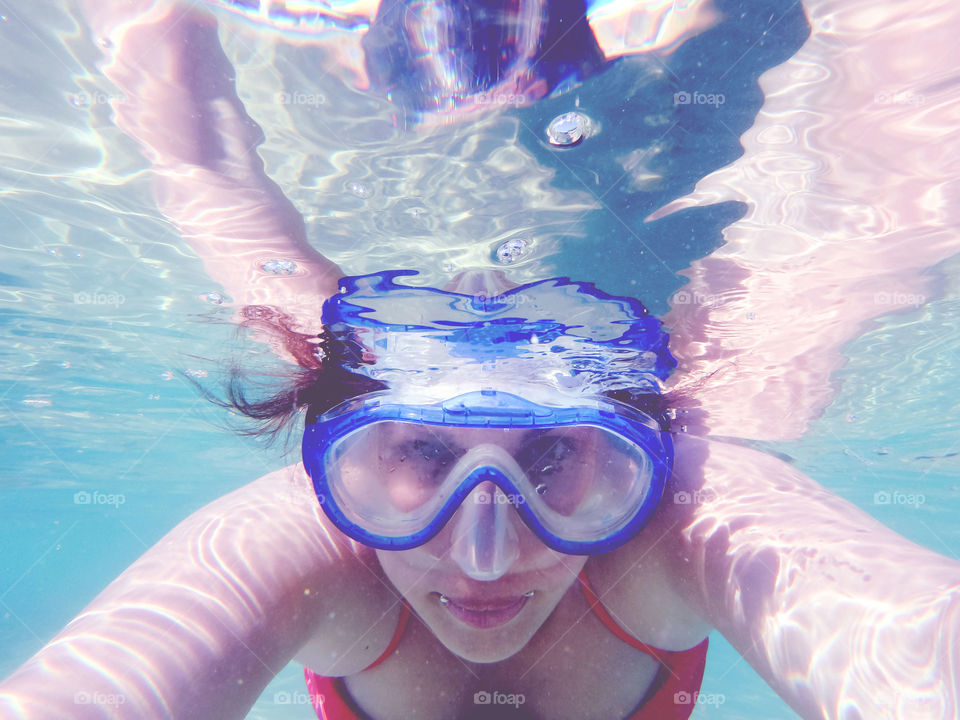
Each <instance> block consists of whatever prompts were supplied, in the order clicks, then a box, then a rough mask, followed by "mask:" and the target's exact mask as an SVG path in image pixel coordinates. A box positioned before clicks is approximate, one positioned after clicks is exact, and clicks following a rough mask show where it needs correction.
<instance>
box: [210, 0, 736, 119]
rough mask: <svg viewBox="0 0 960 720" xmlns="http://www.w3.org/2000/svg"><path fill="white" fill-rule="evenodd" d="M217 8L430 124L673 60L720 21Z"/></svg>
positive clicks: (224, 3) (617, 5)
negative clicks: (626, 59)
mask: <svg viewBox="0 0 960 720" xmlns="http://www.w3.org/2000/svg"><path fill="white" fill-rule="evenodd" d="M211 4H212V5H214V6H217V7H221V8H225V9H227V10H231V11H233V12H237V13H240V14H242V15H245V16H247V17H249V18H251V19H254V20H255V21H256V22H258V23H261V24H266V25H272V26H274V27H276V28H278V29H281V30H293V31H295V32H298V33H300V35H301V37H300V38H299V40H300V41H301V42H307V41H309V42H313V43H316V44H318V45H321V46H327V47H328V48H329V49H330V51H331V53H332V54H333V56H334V57H335V58H336V63H337V65H338V66H340V68H341V72H343V73H346V74H348V75H350V76H352V77H353V78H354V79H355V83H356V85H357V86H358V87H360V88H362V89H366V88H368V87H372V88H374V89H376V90H377V91H378V92H380V93H382V94H383V95H385V96H387V97H389V98H390V100H391V101H392V102H393V103H395V104H396V105H397V106H398V107H399V108H401V110H402V111H403V112H404V113H410V114H411V115H412V117H413V118H415V119H416V121H418V122H423V121H426V122H430V123H433V122H437V121H438V120H439V119H440V118H448V119H451V118H456V119H458V120H462V119H463V118H464V116H465V115H467V114H470V113H472V112H477V111H482V110H484V109H487V110H489V109H493V108H496V107H503V106H504V105H512V106H516V105H524V104H528V103H530V102H533V101H535V100H537V99H539V98H542V97H545V96H547V95H549V94H552V93H558V92H562V91H564V90H567V89H569V88H571V87H573V86H574V85H575V84H576V83H578V82H580V81H582V80H583V79H584V78H586V77H588V76H590V75H592V74H594V73H596V72H597V71H599V70H600V69H601V68H602V67H604V66H605V65H606V64H607V63H609V62H611V61H613V60H615V59H617V58H619V57H623V56H626V55H631V54H635V53H640V52H649V51H651V50H669V49H673V48H675V47H677V46H679V45H680V44H681V43H682V42H683V41H684V40H685V39H687V38H688V37H690V36H691V35H692V34H695V33H697V32H700V31H702V30H704V29H706V28H708V27H709V26H710V25H712V24H713V23H714V22H716V19H717V15H716V13H715V12H714V11H713V9H712V8H711V6H710V3H709V2H705V1H704V0H692V1H691V2H684V3H676V2H672V3H660V4H659V5H658V4H655V3H644V4H638V3H633V2H624V1H623V0H606V1H605V2H593V3H587V2H585V1H584V0H560V1H557V2H551V3H549V4H547V3H543V2H541V1H540V0H520V2H515V3H513V2H511V3H504V2H462V1H461V0H419V1H417V2H384V3H380V2H377V0H371V1H370V2H346V3H334V4H328V3H296V4H294V3H290V4H289V5H290V7H288V4H287V3H284V2H272V1H271V2H264V3H260V6H254V7H251V4H250V3H247V2H243V3H241V2H235V0H215V1H213V2H211ZM304 38H309V40H305V39H304Z"/></svg>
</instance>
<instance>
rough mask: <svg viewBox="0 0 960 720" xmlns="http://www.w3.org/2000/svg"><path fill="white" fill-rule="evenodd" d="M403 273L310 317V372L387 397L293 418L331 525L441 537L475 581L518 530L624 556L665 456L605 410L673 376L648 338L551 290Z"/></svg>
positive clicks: (594, 300)
mask: <svg viewBox="0 0 960 720" xmlns="http://www.w3.org/2000/svg"><path fill="white" fill-rule="evenodd" d="M409 274H413V273H406V272H401V271H395V272H390V273H380V274H375V275H368V276H361V277H355V278H345V279H344V280H341V286H342V287H341V293H340V294H338V295H336V296H334V297H332V298H331V299H330V300H328V301H327V303H326V304H325V305H324V309H323V322H324V328H325V332H324V336H323V338H322V343H321V346H320V349H319V353H320V360H321V362H322V363H325V364H328V365H336V366H338V367H339V368H340V369H341V370H346V371H348V372H350V373H353V374H357V375H362V376H366V377H367V378H368V379H370V380H375V381H377V384H379V385H380V386H381V387H384V388H386V389H383V390H378V391H374V392H368V393H366V394H363V395H360V396H358V397H354V398H352V399H350V400H347V401H345V402H343V403H341V404H339V405H338V406H336V407H334V408H332V409H330V410H328V411H327V412H324V413H322V414H320V415H318V416H316V417H313V418H310V419H308V423H307V426H306V428H305V431H304V436H303V446H302V449H303V462H304V467H305V468H306V471H307V473H308V474H309V475H310V477H311V479H312V481H313V484H314V488H315V490H316V493H317V496H318V498H319V499H320V502H321V504H322V507H323V509H324V511H325V512H326V514H327V516H328V517H329V518H330V520H331V521H332V522H333V523H334V525H336V527H338V528H339V529H340V530H341V531H342V532H343V533H344V534H346V535H348V536H349V537H351V538H353V539H355V540H357V541H359V542H362V543H364V544H365V545H368V546H370V547H374V548H378V549H382V550H406V549H410V548H414V547H417V546H419V545H422V544H424V543H426V542H427V541H429V540H430V539H431V538H433V537H434V536H436V535H437V534H438V533H440V531H441V530H442V529H443V528H444V527H445V526H446V525H447V524H448V523H452V525H451V528H452V532H451V539H452V540H451V543H452V545H451V554H452V557H453V559H454V560H455V561H456V562H457V563H458V564H459V565H460V566H461V568H462V569H463V570H464V572H466V573H467V574H468V575H469V576H470V577H473V578H475V579H479V580H493V579H496V578H497V577H500V576H502V575H503V574H505V573H506V571H507V569H508V568H509V566H510V564H511V562H512V561H513V560H514V559H516V557H517V556H518V553H519V548H518V545H519V543H518V539H519V535H518V533H519V532H523V525H524V524H525V525H526V527H527V528H529V529H530V531H532V532H533V533H534V534H535V535H536V536H537V537H538V538H539V539H540V540H541V541H542V542H543V543H544V544H545V545H547V546H548V547H549V548H551V549H553V550H555V551H558V552H562V553H566V554H570V555H588V554H595V553H602V552H606V551H608V550H611V549H613V548H615V547H617V546H619V545H622V544H623V543H625V542H626V541H627V540H629V539H630V538H631V537H632V536H633V535H634V534H636V532H637V531H638V530H639V529H640V528H642V527H643V525H644V524H645V523H646V522H648V521H649V519H650V517H651V515H652V513H653V512H654V510H655V509H656V507H657V504H658V502H659V500H660V497H661V495H662V493H663V488H664V485H665V483H666V480H667V478H668V476H669V474H670V472H671V468H672V461H673V444H672V440H671V437H670V435H669V433H667V432H664V431H663V430H662V428H661V424H660V422H658V421H659V420H660V418H654V417H650V416H648V415H646V414H645V413H643V412H641V411H640V410H638V409H637V408H636V407H634V406H633V405H627V404H625V403H622V402H619V401H617V400H613V399H611V396H612V395H617V396H621V395H619V394H618V393H620V394H622V393H624V392H625V391H628V390H629V391H636V392H638V393H640V394H643V395H647V396H651V395H655V394H657V393H658V392H659V382H660V380H662V379H663V378H665V377H666V376H667V374H669V372H670V370H671V369H672V368H673V367H674V365H675V361H674V360H673V358H672V357H671V356H670V354H669V352H668V351H667V349H666V344H667V336H666V333H664V332H663V331H662V329H661V326H660V322H659V321H658V320H657V319H656V318H653V317H651V316H649V314H648V313H647V312H646V310H645V309H644V308H643V306H642V305H640V303H639V302H638V301H636V300H633V299H630V298H618V297H614V296H610V295H606V294H605V293H602V292H600V291H599V290H597V289H596V288H594V287H593V286H592V285H589V284H586V283H573V282H571V281H569V280H566V279H565V278H554V279H552V280H545V281H541V282H538V283H530V284H528V285H523V286H520V287H517V288H513V289H511V290H508V291H506V292H504V293H502V294H500V295H497V296H495V297H486V296H470V295H462V294H459V293H454V292H446V291H442V290H436V289H433V288H423V287H414V286H408V285H399V284H397V283H396V282H394V280H395V278H397V277H398V276H400V275H409ZM563 318H566V319H567V322H566V323H565V322H563V320H562V319H563ZM571 321H573V322H572V323H571ZM627 394H629V392H628V393H627ZM521 522H522V524H521Z"/></svg>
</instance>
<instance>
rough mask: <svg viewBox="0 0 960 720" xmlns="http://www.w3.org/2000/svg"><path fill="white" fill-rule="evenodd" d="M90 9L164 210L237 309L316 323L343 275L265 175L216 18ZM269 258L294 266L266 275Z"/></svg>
mask: <svg viewBox="0 0 960 720" xmlns="http://www.w3.org/2000/svg"><path fill="white" fill-rule="evenodd" d="M85 6H86V12H87V16H88V20H89V22H90V25H91V28H92V29H93V32H94V33H95V35H96V36H97V38H98V39H99V41H100V42H99V44H100V46H101V47H103V48H106V50H105V51H104V52H105V53H106V59H105V61H104V63H103V66H102V70H103V73H104V75H105V76H106V77H107V78H109V79H110V80H111V81H112V82H113V83H114V84H115V85H116V86H117V88H118V89H119V90H120V91H121V92H120V96H121V98H122V99H120V100H117V101H115V102H114V103H113V109H114V114H115V120H116V124H117V126H118V127H119V128H120V129H121V130H123V131H124V132H125V133H126V134H127V135H129V136H130V137H132V138H133V139H134V140H135V141H136V142H137V143H138V145H139V146H140V149H141V151H142V152H143V153H144V155H145V156H146V157H147V158H148V160H149V161H150V163H151V167H152V170H153V174H154V181H155V194H156V199H157V204H158V205H159V207H160V210H161V212H162V213H163V214H164V215H165V216H166V217H167V218H169V219H170V221H171V222H172V223H173V224H174V225H176V227H177V229H178V230H179V232H180V233H181V235H182V237H183V239H184V240H185V241H186V242H187V243H188V244H189V245H190V247H191V248H192V249H193V250H194V252H196V253H197V255H199V256H200V258H201V260H202V261H203V264H204V268H205V270H206V272H207V274H208V275H209V276H210V277H211V278H212V279H213V280H215V281H217V282H219V283H220V284H221V285H222V286H223V287H224V288H225V289H226V292H227V294H228V295H229V296H230V298H231V300H232V301H233V302H234V303H235V304H236V305H237V306H243V305H257V304H268V305H274V306H277V307H280V308H281V309H283V310H284V311H286V312H287V313H288V314H290V315H291V316H292V317H293V318H295V319H296V320H297V322H298V323H300V324H301V325H302V327H303V328H310V329H313V328H317V327H319V308H320V304H321V301H322V299H323V298H326V297H329V296H330V295H332V294H333V293H335V292H336V281H337V280H338V279H339V277H340V276H341V274H342V273H341V272H340V269H339V268H338V267H337V266H336V265H335V264H334V263H333V262H331V261H330V260H328V259H327V258H325V257H323V256H322V255H321V254H320V253H318V252H317V251H315V250H314V249H313V248H312V247H311V246H310V244H309V243H308V242H307V239H306V231H305V227H304V223H303V218H302V217H301V215H300V213H299V212H298V211H297V210H296V208H294V206H293V204H292V203H291V202H290V201H289V200H288V199H287V198H286V197H285V196H284V195H283V193H282V192H281V190H280V188H279V187H278V186H277V184H276V183H274V182H273V181H272V180H271V179H270V178H269V177H268V176H267V174H266V172H265V171H264V166H263V161H262V160H261V159H260V156H259V155H258V154H257V148H258V146H259V145H260V143H261V142H262V141H263V135H262V132H261V130H260V128H259V127H258V126H257V124H256V123H255V122H254V121H253V120H252V119H251V118H250V117H249V116H248V115H247V114H246V111H245V110H244V107H243V104H242V103H241V102H240V100H239V98H238V97H237V91H236V86H235V77H234V69H233V67H232V65H231V64H230V62H229V61H228V60H227V58H226V56H225V55H224V53H223V50H222V49H221V47H220V42H219V39H218V37H217V24H216V20H215V19H214V18H213V17H212V16H211V15H210V14H209V13H208V12H205V11H203V10H199V9H197V8H196V7H195V6H192V5H188V4H186V3H179V2H174V1H173V0H128V1H127V2H123V3H103V2H99V0H86V2H85ZM270 260H285V261H290V262H292V263H294V264H295V267H296V270H295V271H294V272H293V273H292V274H289V275H287V274H283V273H281V274H273V273H270V272H264V271H262V270H261V269H260V267H261V265H262V264H263V263H265V262H268V261H270ZM290 267H292V266H290Z"/></svg>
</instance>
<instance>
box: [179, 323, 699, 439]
mask: <svg viewBox="0 0 960 720" xmlns="http://www.w3.org/2000/svg"><path fill="white" fill-rule="evenodd" d="M241 315H242V316H243V321H242V322H241V331H244V330H246V331H251V330H252V331H259V332H262V333H265V334H266V336H267V337H268V338H270V339H271V345H274V347H275V348H276V349H282V350H283V351H285V352H286V354H287V355H289V356H291V357H292V358H293V359H294V360H295V361H296V363H297V367H295V368H294V367H291V368H290V369H289V371H287V372H276V371H275V372H272V373H253V372H250V371H249V370H247V369H246V368H245V367H243V366H242V365H241V364H240V363H239V362H237V361H234V362H232V363H230V364H229V365H228V366H227V368H226V374H227V380H226V382H225V384H224V387H223V396H222V397H221V396H218V395H215V394H214V393H212V392H210V391H209V390H208V389H206V388H203V387H200V386H199V385H198V387H200V391H201V392H202V393H203V394H204V395H205V396H206V397H207V398H208V399H209V400H211V401H212V402H214V403H215V404H217V405H219V406H220V407H223V408H226V409H228V410H230V411H231V412H232V413H234V414H235V415H240V416H243V417H245V418H247V419H249V420H251V421H252V423H249V424H245V425H241V426H237V427H233V428H232V429H233V430H234V431H236V432H239V433H240V434H242V435H246V436H249V437H258V438H263V439H265V440H266V441H267V442H268V444H269V443H272V442H274V441H275V440H277V439H278V437H280V436H283V435H286V437H287V439H288V440H289V438H290V433H292V431H293V430H294V429H295V428H294V424H295V422H296V420H297V418H298V416H299V415H301V414H304V413H305V415H306V422H307V423H312V422H314V421H315V420H316V418H317V416H318V415H322V414H323V413H325V412H327V411H328V410H331V409H332V408H334V407H336V406H337V405H339V404H340V403H342V402H344V401H346V400H349V399H350V398H354V397H357V396H358V395H364V394H366V393H370V392H375V391H377V390H385V389H387V385H386V384H384V383H382V382H380V381H378V380H374V379H372V378H369V377H367V376H366V375H362V374H360V373H356V372H352V371H350V370H349V369H347V367H345V365H354V366H356V365H363V364H367V363H370V362H372V359H369V358H365V357H364V350H363V347H362V346H361V345H360V343H358V342H343V341H342V340H338V341H336V342H335V343H334V342H332V341H331V337H332V334H331V333H329V332H327V331H326V329H325V328H321V331H320V332H319V333H315V334H310V333H302V332H299V331H297V330H294V329H293V327H294V326H293V318H292V317H290V316H289V315H287V314H285V313H283V312H281V311H279V310H277V309H276V308H273V307H270V306H266V305H250V306H247V307H245V308H244V309H243V310H242V311H241ZM261 378H264V379H261ZM195 384H196V383H195ZM257 386H259V388H260V391H259V392H256V391H255V390H254V389H255V388H257ZM603 395H604V396H605V397H608V398H610V399H612V400H616V401H618V402H621V403H624V404H625V405H628V406H630V407H632V408H635V409H637V410H639V411H641V412H642V413H644V414H645V415H648V416H650V417H652V418H654V419H655V420H656V421H657V422H658V423H659V424H660V428H661V430H663V431H664V432H670V431H671V420H672V416H673V412H672V409H673V408H675V407H677V404H678V403H679V404H685V403H683V402H682V400H683V399H684V398H685V397H686V395H687V393H686V392H684V391H672V392H669V393H664V394H658V393H652V392H650V391H649V389H636V390H632V389H618V390H609V391H606V392H604V393H603Z"/></svg>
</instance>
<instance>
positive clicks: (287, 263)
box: [260, 260, 297, 275]
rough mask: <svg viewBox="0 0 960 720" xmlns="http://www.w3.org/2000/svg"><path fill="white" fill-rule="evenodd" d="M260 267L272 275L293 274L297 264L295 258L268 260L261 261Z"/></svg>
mask: <svg viewBox="0 0 960 720" xmlns="http://www.w3.org/2000/svg"><path fill="white" fill-rule="evenodd" d="M260 269H261V270H263V271H264V272H265V273H270V274H271V275H293V274H294V273H295V272H296V271H297V264H296V263H295V262H294V261H293V260H267V261H265V262H262V263H260Z"/></svg>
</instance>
